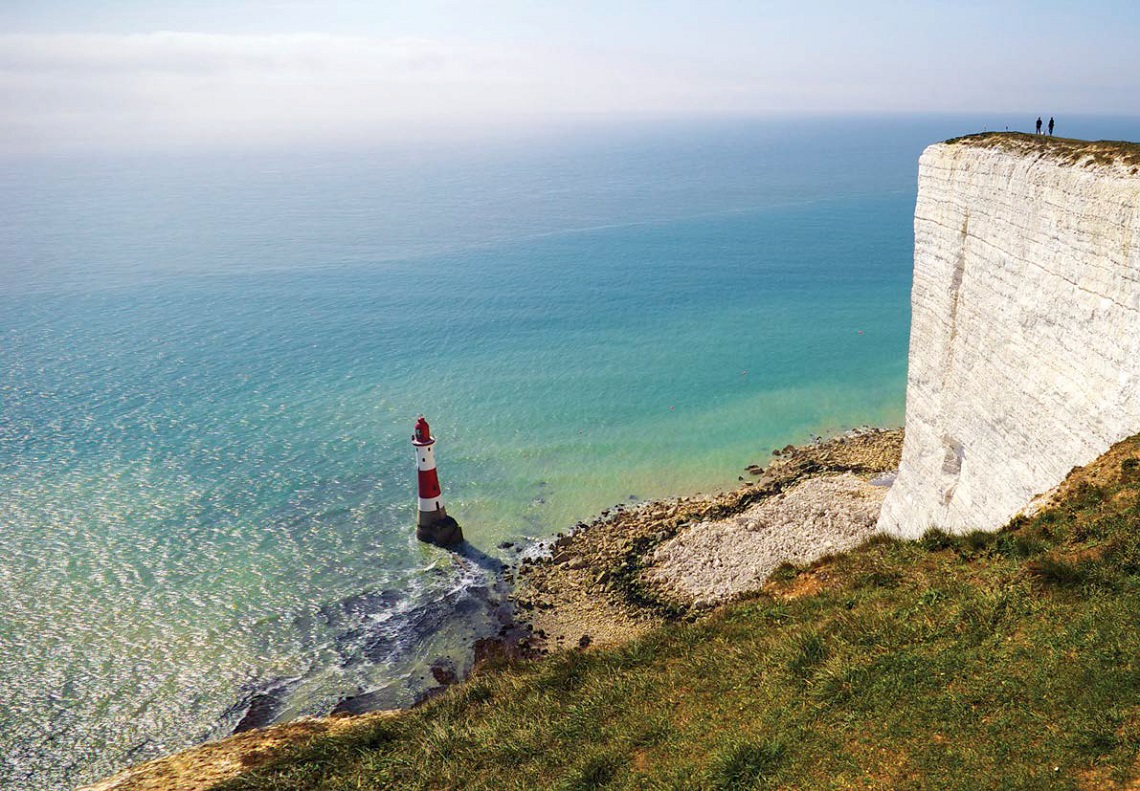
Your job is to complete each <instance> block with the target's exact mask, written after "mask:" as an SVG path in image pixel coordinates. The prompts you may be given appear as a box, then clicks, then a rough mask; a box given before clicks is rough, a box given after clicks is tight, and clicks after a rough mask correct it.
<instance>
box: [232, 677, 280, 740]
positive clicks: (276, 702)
mask: <svg viewBox="0 0 1140 791" xmlns="http://www.w3.org/2000/svg"><path fill="white" fill-rule="evenodd" d="M297 683H298V680H297V679H273V680H272V681H268V682H266V683H264V684H259V685H258V686H256V687H254V688H253V689H251V690H249V692H248V694H247V695H246V696H245V697H244V698H242V699H241V700H240V701H238V702H237V703H235V704H234V705H233V706H231V707H230V709H229V710H228V711H226V713H225V714H224V715H223V717H229V716H230V715H232V714H234V713H236V712H238V711H242V710H244V711H245V713H244V714H243V715H242V717H241V719H240V720H238V724H237V725H235V726H234V729H233V731H231V733H242V732H244V731H251V730H253V729H254V728H264V727H265V726H266V725H272V724H273V723H274V721H275V720H276V719H277V715H278V714H280V713H281V709H283V708H284V707H285V701H286V699H287V698H288V697H289V693H290V692H292V691H293V688H294V687H296V686H297Z"/></svg>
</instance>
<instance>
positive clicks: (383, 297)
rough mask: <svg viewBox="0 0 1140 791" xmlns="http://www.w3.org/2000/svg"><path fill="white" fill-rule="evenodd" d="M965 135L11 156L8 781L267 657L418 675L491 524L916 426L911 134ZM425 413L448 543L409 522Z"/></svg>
mask: <svg viewBox="0 0 1140 791" xmlns="http://www.w3.org/2000/svg"><path fill="white" fill-rule="evenodd" d="M961 131H968V130H964V129H961V128H959V127H955V126H954V125H953V123H951V122H949V121H947V120H946V119H933V120H932V119H925V120H923V119H920V120H909V121H899V120H893V121H876V122H870V121H868V122H862V124H861V125H855V126H853V127H852V126H848V127H847V128H844V129H842V130H840V129H836V128H834V127H833V126H832V125H831V124H829V123H822V122H810V123H809V122H797V123H795V124H782V125H781V124H768V125H762V124H751V125H749V124H728V125H719V126H709V125H704V126H702V125H675V126H667V127H660V128H653V129H651V128H649V127H643V128H634V129H621V130H609V131H597V130H595V131H593V132H589V133H586V132H582V133H579V134H577V135H570V136H563V137H557V136H549V137H543V138H539V139H532V140H516V141H511V142H506V141H499V142H497V143H494V144H493V145H492V144H486V145H483V146H480V147H474V146H469V147H466V148H463V147H459V148H455V149H440V148H434V149H432V148H426V147H425V148H421V149H415V148H407V149H388V150H369V151H363V150H362V151H353V152H343V151H342V152H318V151H310V152H303V153H297V152H294V153H292V154H289V155H288V156H287V155H285V154H283V153H278V154H273V155H269V154H261V155H256V156H254V155H237V154H227V155H222V154H212V155H208V156H207V155H199V156H196V157H189V156H187V157H177V158H175V157H170V158H157V157H149V158H142V157H137V158H123V157H120V158H106V159H101V160H100V159H95V158H87V159H83V160H77V159H66V160H63V159H60V160H50V161H47V160H45V161H37V162H7V163H4V164H3V169H4V172H5V176H6V178H5V180H4V181H5V183H7V184H9V185H11V186H10V187H7V188H5V190H4V193H3V196H2V200H3V209H4V211H0V285H2V289H0V399H2V408H0V557H2V558H4V561H3V563H2V564H0V598H2V600H3V601H4V606H3V609H2V611H0V700H2V701H3V702H4V705H3V707H2V708H0V745H3V748H4V749H3V751H2V753H3V756H2V757H0V786H3V787H5V788H54V787H63V786H68V785H72V784H75V783H77V782H80V781H84V780H91V779H94V778H96V777H98V776H100V775H103V774H106V773H108V772H109V771H112V770H113V769H115V768H117V767H121V766H123V765H125V764H126V763H129V762H131V761H135V760H142V759H145V758H149V757H153V756H155V755H158V754H162V753H165V752H168V751H171V750H174V749H177V748H179V747H182V746H185V745H187V744H190V743H193V742H195V741H198V740H201V739H204V738H210V737H216V736H219V735H222V734H224V733H226V732H228V730H229V729H231V728H232V727H233V726H234V725H235V724H236V723H237V721H238V720H240V719H241V717H242V715H243V714H244V708H243V706H242V703H243V702H244V703H246V704H248V702H249V700H250V696H251V695H252V694H253V693H254V692H256V691H257V690H261V689H264V688H266V687H274V686H276V687H278V688H280V689H283V690H285V693H284V694H283V695H282V702H281V705H280V706H279V707H278V708H277V709H275V710H274V715H275V716H276V717H277V718H279V719H283V718H288V717H291V716H295V715H299V714H304V713H322V712H325V711H328V710H329V709H330V708H332V706H334V705H336V703H337V702H338V701H340V700H342V699H344V698H346V697H351V696H357V695H362V694H368V695H370V696H371V697H370V698H369V700H370V701H372V702H373V703H374V704H375V705H383V706H394V705H407V704H408V703H409V702H410V701H411V700H412V699H413V698H414V696H415V695H416V694H417V693H419V692H420V691H422V689H423V688H424V686H425V685H426V684H428V683H430V682H429V680H427V679H426V676H427V665H428V664H429V663H430V662H432V661H433V660H435V659H436V658H438V657H441V656H442V657H450V658H451V660H452V662H453V663H454V664H455V665H456V667H458V668H459V669H460V670H462V669H463V668H464V667H465V666H466V663H468V662H469V661H470V652H469V647H470V643H471V641H472V639H473V638H474V637H475V636H477V635H479V634H483V633H487V632H490V631H494V629H495V628H497V626H498V623H497V621H496V619H495V615H494V613H493V612H491V611H490V609H489V607H488V604H487V602H488V601H490V602H491V603H492V604H493V603H494V601H495V600H496V598H497V596H498V594H497V593H496V591H495V590H494V589H493V584H494V579H495V573H494V571H493V566H494V565H495V559H496V558H500V557H504V556H506V557H509V556H510V552H508V551H505V550H501V549H499V548H498V546H499V544H500V542H503V541H507V540H510V541H519V540H528V539H534V538H544V537H549V536H551V535H553V534H554V533H556V532H557V531H559V530H562V529H565V528H566V527H568V526H570V525H572V524H573V523H574V522H575V521H577V520H579V519H586V518H589V517H590V516H592V515H593V514H594V513H596V512H597V511H598V510H600V509H601V508H604V507H607V506H609V505H612V504H614V503H616V502H629V501H633V500H639V499H646V498H653V497H659V496H665V495H673V494H686V493H691V492H693V491H697V490H702V489H703V490H705V491H708V490H710V489H714V488H725V487H729V486H732V485H733V484H735V482H736V480H737V476H738V475H741V474H743V468H744V467H745V466H746V465H748V464H750V463H753V462H763V461H764V460H765V459H766V458H767V456H768V453H769V451H770V450H771V449H772V448H774V447H779V446H782V445H784V444H786V443H789V442H799V441H803V440H805V439H807V438H808V437H810V436H812V435H814V434H821V433H828V432H832V431H836V430H840V429H843V428H847V427H850V426H854V425H861V424H884V425H891V424H899V423H901V420H902V414H903V395H904V387H905V374H906V343H907V332H908V326H909V315H908V291H909V285H910V257H911V216H912V212H913V202H914V176H915V160H916V158H917V154H918V152H919V151H920V150H921V147H922V146H923V145H924V144H925V143H927V142H929V141H930V140H933V139H938V138H941V137H946V136H949V135H951V134H955V133H958V132H961ZM1105 136H1108V135H1105ZM420 412H423V413H425V414H426V415H427V417H428V419H429V420H430V421H431V424H432V426H433V429H434V432H435V434H436V436H437V438H438V440H439V444H438V446H437V448H438V450H437V454H438V459H439V470H440V477H441V481H442V483H443V487H444V498H445V502H446V504H447V506H448V510H449V512H450V513H452V514H453V515H455V516H456V517H457V518H458V519H459V520H460V522H461V523H462V524H463V526H464V531H465V534H466V536H467V538H468V539H469V541H470V543H471V544H472V546H473V551H472V552H471V553H469V554H468V556H466V557H462V556H455V555H452V554H450V553H446V552H441V551H439V550H436V549H433V548H430V547H425V546H422V545H419V544H417V543H416V541H415V540H414V535H413V525H414V517H415V512H414V509H415V492H414V488H413V487H414V461H413V457H412V454H411V451H410V445H409V438H410V432H411V427H412V423H413V422H414V419H415V416H416V415H417V414H418V413H420ZM441 603H443V604H444V605H445V606H441Z"/></svg>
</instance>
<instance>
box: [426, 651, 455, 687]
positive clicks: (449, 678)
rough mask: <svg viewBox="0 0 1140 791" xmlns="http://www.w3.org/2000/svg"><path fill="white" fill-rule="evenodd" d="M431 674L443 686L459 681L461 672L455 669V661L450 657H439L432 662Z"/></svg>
mask: <svg viewBox="0 0 1140 791" xmlns="http://www.w3.org/2000/svg"><path fill="white" fill-rule="evenodd" d="M431 676H432V678H434V679H435V680H436V682H438V683H439V684H441V685H442V686H445V687H449V686H451V685H452V684H454V683H456V682H457V681H459V674H458V673H457V672H456V671H455V663H454V662H452V661H451V660H450V659H447V658H441V659H437V660H435V661H434V662H432V664H431Z"/></svg>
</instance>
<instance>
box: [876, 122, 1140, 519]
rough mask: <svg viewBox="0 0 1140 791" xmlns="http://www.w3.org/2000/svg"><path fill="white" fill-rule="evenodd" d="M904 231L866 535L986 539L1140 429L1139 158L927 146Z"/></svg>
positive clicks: (1025, 139)
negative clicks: (892, 394) (888, 385)
mask: <svg viewBox="0 0 1140 791" xmlns="http://www.w3.org/2000/svg"><path fill="white" fill-rule="evenodd" d="M914 235H915V251H914V287H913V291H912V295H911V306H912V311H913V318H912V324H911V339H910V369H909V374H908V381H907V404H906V440H905V443H904V446H903V453H902V463H901V466H900V468H899V475H898V479H897V481H896V482H895V484H894V486H893V487H892V489H891V491H890V493H889V494H888V495H887V498H886V501H885V502H884V505H883V509H882V512H881V514H880V517H879V522H878V526H879V529H880V530H881V531H883V532H886V533H889V534H892V535H896V536H901V537H917V536H919V535H922V534H923V533H925V532H926V531H927V530H928V529H930V528H939V529H942V530H944V531H948V532H954V533H963V532H968V531H971V530H979V529H981V530H996V529H998V528H999V527H1000V526H1001V525H1003V524H1005V523H1006V522H1007V521H1008V520H1009V519H1010V517H1012V516H1013V515H1015V514H1016V513H1018V512H1019V511H1020V510H1021V509H1022V508H1024V507H1025V506H1026V505H1027V504H1028V503H1029V502H1030V500H1031V499H1032V498H1033V497H1034V496H1035V495H1037V494H1039V493H1042V492H1044V491H1047V490H1048V489H1051V488H1052V487H1054V486H1056V485H1057V484H1058V483H1060V481H1061V480H1062V479H1064V477H1065V475H1066V474H1067V473H1068V472H1069V470H1070V469H1072V468H1073V467H1074V466H1077V465H1082V464H1086V463H1088V462H1089V461H1091V460H1092V459H1095V458H1096V457H1097V456H1099V455H1100V454H1102V453H1104V452H1105V451H1106V450H1107V449H1108V448H1109V447H1110V446H1111V445H1112V444H1113V443H1114V442H1116V441H1118V440H1120V439H1122V438H1124V437H1126V436H1128V435H1130V434H1132V433H1134V432H1136V431H1137V430H1140V247H1138V246H1137V241H1138V236H1140V146H1136V145H1134V144H1129V143H1114V142H1097V143H1087V142H1083V141H1073V140H1063V139H1054V138H1047V137H1036V136H1031V135H1021V134H988V135H976V136H972V137H967V138H959V139H957V140H951V141H948V142H946V143H941V144H937V145H933V146H930V147H929V148H927V149H926V151H925V152H924V153H923V154H922V157H921V159H920V160H919V176H918V202H917V205H916V208H915V216H914Z"/></svg>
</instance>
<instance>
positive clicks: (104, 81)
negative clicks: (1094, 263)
mask: <svg viewBox="0 0 1140 791" xmlns="http://www.w3.org/2000/svg"><path fill="white" fill-rule="evenodd" d="M1137 42H1140V7H1138V6H1136V5H1134V4H1133V0H1120V1H1119V2H1116V1H1110V0H1099V1H1098V0H1089V1H1086V2H1083V3H1076V2H1072V1H1071V0H1066V1H1065V2H1054V1H1052V0H1049V1H1042V2H1028V1H1027V0H1023V1H1021V2H1017V1H1014V2H1009V1H1005V2H1003V1H1002V0H994V2H975V1H974V0H958V1H957V2H919V1H916V2H905V1H904V0H860V2H852V1H851V0H844V1H843V2H830V1H828V2H811V1H810V0H799V1H798V2H765V1H763V0H753V1H752V2H744V1H743V0H704V1H703V2H695V1H694V2H674V1H673V0H657V1H656V2H642V1H641V0H604V1H599V2H594V1H593V0H587V1H586V2H573V3H571V2H566V3H560V4H554V3H544V2H540V0H517V1H516V0H502V1H501V2H478V1H477V0H471V1H469V2H445V1H444V0H414V1H412V2H392V1H390V0H389V1H386V0H340V1H335V0H332V1H330V2H301V1H300V0H250V1H248V2H240V1H239V0H227V1H225V2H222V1H221V0H218V1H211V0H199V1H195V0H186V1H185V2H175V1H174V0H0V147H2V148H3V149H5V150H7V151H9V152H11V151H20V150H37V149H39V150H43V149H47V150H51V149H54V148H57V147H68V148H70V147H72V146H76V145H82V146H88V145H90V146H99V147H101V146H131V147H135V146H148V147H149V146H162V145H167V144H175V145H195V144H219V143H227V142H240V143H249V142H257V141H262V140H265V141H274V142H280V143H288V142H293V141H298V140H342V139H343V140H353V139H377V138H384V139H387V138H401V137H408V136H417V135H422V134H437V133H446V134H465V133H477V132H480V131H482V130H486V129H492V128H496V127H502V126H519V125H531V126H533V125H539V124H550V123H564V122H575V123H579V122H583V121H592V120H598V119H608V118H619V117H632V118H639V119H644V118H656V117H688V116H723V115H752V116H757V115H758V116H771V115H777V114H779V115H786V114H802V113H848V112H860V113H883V112H915V111H917V112H939V111H952V112H958V111H969V112H979V113H984V112H986V111H1004V112H1010V111H1012V112H1021V111H1024V112H1025V113H1027V114H1030V115H1034V116H1035V115H1036V114H1038V113H1057V114H1064V113H1077V112H1080V113H1105V114H1129V115H1136V114H1140V44H1138V43H1137Z"/></svg>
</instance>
